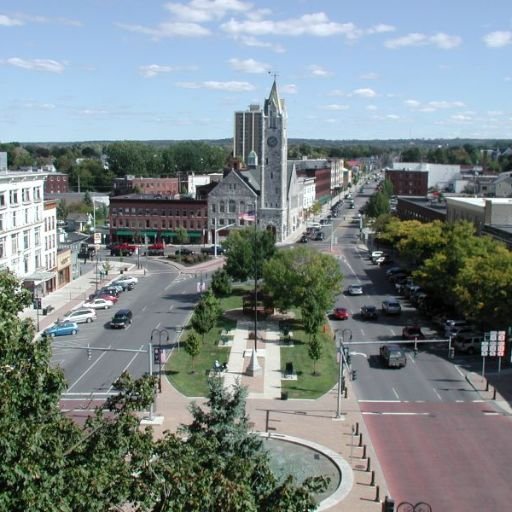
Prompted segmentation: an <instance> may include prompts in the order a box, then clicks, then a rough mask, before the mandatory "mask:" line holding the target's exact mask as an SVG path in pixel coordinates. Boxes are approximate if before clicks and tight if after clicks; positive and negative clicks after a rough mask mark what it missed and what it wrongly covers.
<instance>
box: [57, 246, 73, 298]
mask: <svg viewBox="0 0 512 512" xmlns="http://www.w3.org/2000/svg"><path fill="white" fill-rule="evenodd" d="M69 282H71V250H70V249H60V250H59V251H58V252H57V289H58V288H62V287H63V286H64V285H66V284H68V283H69Z"/></svg>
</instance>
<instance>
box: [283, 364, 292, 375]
mask: <svg viewBox="0 0 512 512" xmlns="http://www.w3.org/2000/svg"><path fill="white" fill-rule="evenodd" d="M284 376H285V377H292V376H293V363H292V362H291V361H288V362H287V363H286V365H285V367H284Z"/></svg>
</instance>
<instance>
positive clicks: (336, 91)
mask: <svg viewBox="0 0 512 512" xmlns="http://www.w3.org/2000/svg"><path fill="white" fill-rule="evenodd" d="M327 96H346V95H345V93H344V92H343V91H342V90H341V89H333V90H332V91H329V92H328V93H327Z"/></svg>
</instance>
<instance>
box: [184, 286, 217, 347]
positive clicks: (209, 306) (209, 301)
mask: <svg viewBox="0 0 512 512" xmlns="http://www.w3.org/2000/svg"><path fill="white" fill-rule="evenodd" d="M219 313H220V306H219V301H218V300H217V299H216V298H215V296H214V295H213V293H212V292H211V290H208V291H207V292H206V293H205V294H204V295H203V296H202V297H201V300H200V301H199V304H198V305H197V306H196V309H195V311H194V314H193V315H192V318H191V320H190V323H191V325H192V327H193V328H194V330H195V331H197V332H198V333H199V334H200V335H201V336H202V338H203V342H204V335H205V334H206V333H207V332H208V331H210V329H213V327H215V324H216V323H217V319H218V318H219Z"/></svg>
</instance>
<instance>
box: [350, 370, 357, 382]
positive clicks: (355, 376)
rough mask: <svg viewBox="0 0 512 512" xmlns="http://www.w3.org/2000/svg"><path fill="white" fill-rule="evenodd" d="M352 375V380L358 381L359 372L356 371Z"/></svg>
mask: <svg viewBox="0 0 512 512" xmlns="http://www.w3.org/2000/svg"><path fill="white" fill-rule="evenodd" d="M350 374H351V375H350V376H351V379H352V380H356V379H357V371H356V370H352V371H351V372H350Z"/></svg>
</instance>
